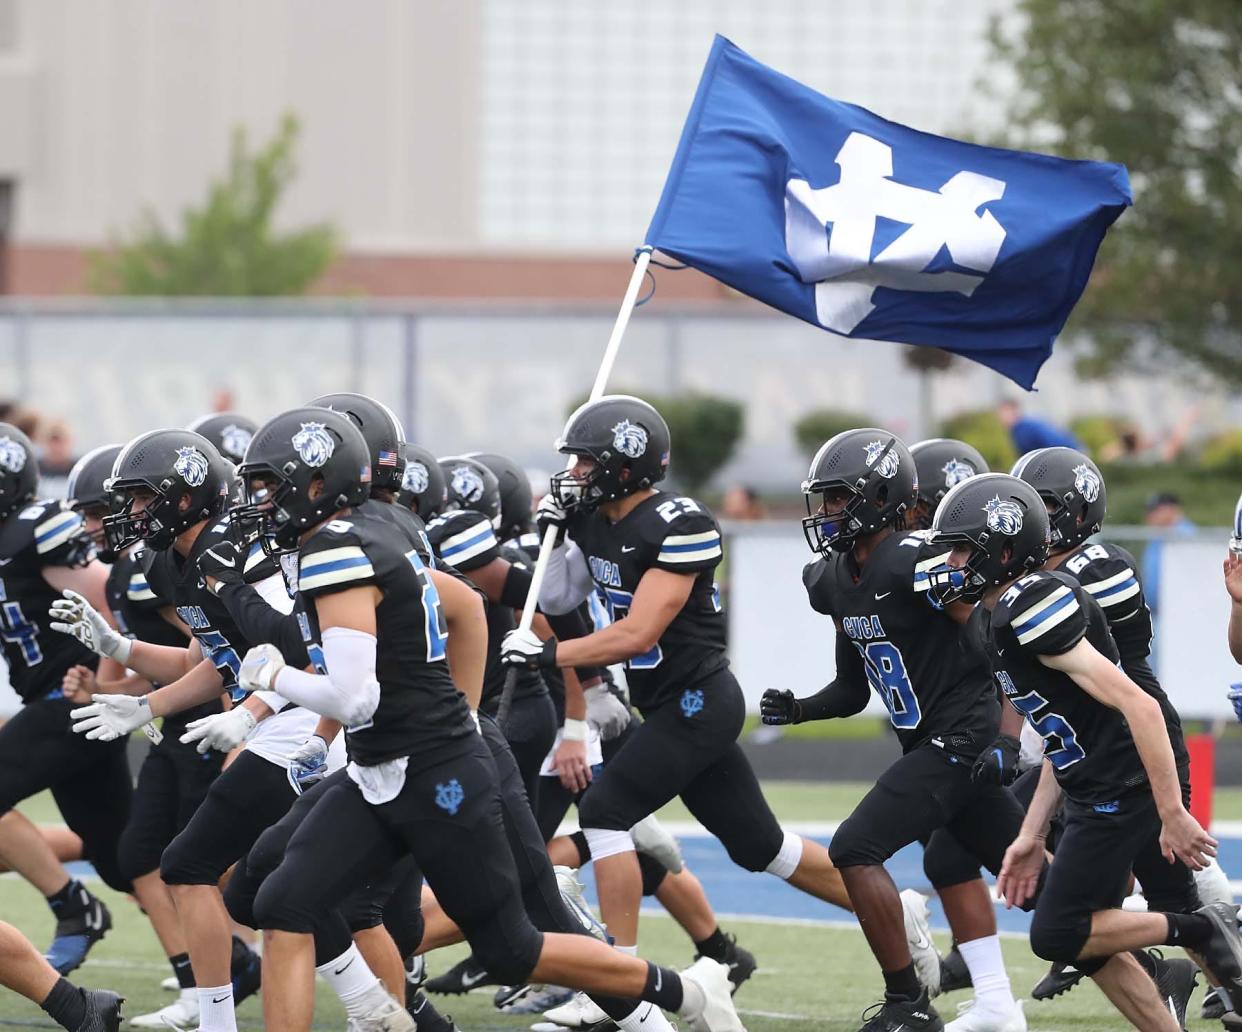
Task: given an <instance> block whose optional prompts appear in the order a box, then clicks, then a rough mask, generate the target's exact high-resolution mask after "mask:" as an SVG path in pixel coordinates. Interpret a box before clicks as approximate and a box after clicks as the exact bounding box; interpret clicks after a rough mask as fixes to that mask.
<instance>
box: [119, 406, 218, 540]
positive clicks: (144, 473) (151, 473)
mask: <svg viewBox="0 0 1242 1032" xmlns="http://www.w3.org/2000/svg"><path fill="white" fill-rule="evenodd" d="M232 478H233V465H232V463H230V462H228V461H227V460H226V459H225V458H224V457H223V456H221V454H220V453H219V452H218V451H217V450H216V446H215V445H214V444H212V443H211V442H210V441H209V440H207V438H206V437H204V436H203V435H202V434H197V433H195V432H194V431H193V430H152V431H151V432H150V433H146V434H143V435H142V436H141V437H135V438H134V439H133V440H132V441H130V442H129V444H127V445H126V446H125V447H124V448H122V449H121V451H120V454H118V455H117V457H116V462H115V463H114V464H113V466H112V477H111V478H110V479H109V481H108V485H107V486H108V490H109V491H111V492H112V493H113V494H114V495H115V496H117V497H116V498H115V499H114V501H113V503H112V506H111V507H112V514H111V515H109V516H106V517H104V533H105V535H106V536H107V543H108V547H109V548H110V549H111V550H112V551H113V552H121V551H123V550H124V549H126V548H128V547H129V546H130V545H132V544H133V543H134V542H135V541H139V540H141V541H145V542H146V543H147V545H148V546H149V547H151V548H152V549H154V550H156V551H163V550H164V549H166V548H171V547H172V543H173V541H174V540H176V537H177V535H178V534H180V533H181V532H182V531H184V530H187V529H188V528H190V527H192V526H194V524H196V523H200V522H202V521H203V520H209V519H211V518H212V517H213V516H217V515H219V514H220V512H222V511H223V509H224V501H225V499H226V497H227V495H228V491H229V487H230V485H231V483H232ZM135 491H150V492H152V493H153V494H154V495H155V497H154V498H153V499H151V500H150V501H148V502H147V504H146V505H145V506H144V507H143V508H141V509H138V508H135V501H136V500H135V497H134V492H135Z"/></svg>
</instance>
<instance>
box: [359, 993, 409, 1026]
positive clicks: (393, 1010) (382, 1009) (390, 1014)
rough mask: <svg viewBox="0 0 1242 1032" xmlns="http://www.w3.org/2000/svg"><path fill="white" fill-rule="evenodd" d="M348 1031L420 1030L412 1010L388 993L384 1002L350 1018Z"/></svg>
mask: <svg viewBox="0 0 1242 1032" xmlns="http://www.w3.org/2000/svg"><path fill="white" fill-rule="evenodd" d="M345 1028H346V1029H347V1030H348V1032H418V1025H417V1024H415V1022H414V1019H413V1018H412V1017H411V1016H410V1012H409V1011H407V1010H406V1009H405V1008H404V1007H402V1006H401V1004H399V1003H398V1002H397V1001H396V1000H394V999H393V998H392V997H391V996H389V995H388V994H387V993H385V994H384V1002H383V1003H382V1004H380V1005H379V1006H377V1007H376V1008H375V1009H374V1010H372V1011H370V1012H368V1013H367V1014H364V1015H362V1017H360V1018H350V1019H349V1021H348V1022H346V1024H345Z"/></svg>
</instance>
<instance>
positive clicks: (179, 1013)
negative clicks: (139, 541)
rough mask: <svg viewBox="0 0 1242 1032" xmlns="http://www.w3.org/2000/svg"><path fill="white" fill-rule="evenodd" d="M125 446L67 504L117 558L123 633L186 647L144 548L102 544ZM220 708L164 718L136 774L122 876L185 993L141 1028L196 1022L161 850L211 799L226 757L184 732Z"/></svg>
mask: <svg viewBox="0 0 1242 1032" xmlns="http://www.w3.org/2000/svg"><path fill="white" fill-rule="evenodd" d="M121 450H122V446H121V445H119V444H114V445H104V446H102V447H100V448H96V449H94V450H93V451H90V452H88V453H87V454H86V455H84V456H82V458H81V459H79V460H78V462H77V464H76V465H75V466H74V467H73V469H72V470H71V471H70V473H69V482H68V488H67V490H68V502H69V504H70V505H71V506H72V507H73V509H74V511H76V512H78V513H80V514H81V515H82V519H83V521H84V525H85V529H86V532H87V533H88V534H89V535H90V536H91V538H92V539H93V540H94V541H95V544H96V548H97V550H98V551H99V553H100V558H102V559H104V560H105V561H110V562H111V566H110V568H109V570H108V580H107V583H106V585H105V592H106V595H107V599H108V607H109V609H110V610H111V613H112V617H113V619H114V620H115V622H116V623H115V625H116V627H117V629H118V630H119V631H120V632H121V633H122V634H124V635H125V636H126V637H129V638H139V639H141V640H142V641H149V642H152V643H153V644H156V645H167V646H169V647H171V648H185V647H186V645H187V644H188V641H189V632H188V629H187V628H186V627H185V625H184V624H183V623H181V621H180V620H179V619H178V618H177V615H176V613H175V612H174V611H173V608H172V606H170V605H169V604H168V603H166V602H164V601H163V600H161V599H160V598H159V597H158V596H157V595H156V594H155V592H153V591H152V590H151V588H150V585H148V584H147V579H146V575H145V574H144V573H143V570H142V559H141V556H139V555H136V554H135V552H136V551H138V546H136V545H134V546H131V547H130V548H129V549H127V550H126V551H125V552H123V553H120V554H114V553H113V552H112V551H111V549H109V548H108V547H107V543H106V542H105V540H104V528H103V521H104V518H105V517H106V516H108V515H109V513H110V499H111V494H110V492H109V491H108V490H107V487H106V486H105V484H106V482H107V481H108V480H109V479H110V478H111V476H112V467H113V464H114V463H115V461H116V457H117V455H119V454H120V452H121ZM65 687H66V691H67V694H72V695H73V697H74V699H75V700H76V701H80V702H86V701H89V700H88V698H87V697H88V696H90V695H92V694H94V693H113V692H120V693H123V694H127V695H143V694H145V693H147V692H149V691H151V690H152V689H153V688H154V687H158V685H152V684H151V683H150V682H149V681H147V680H146V679H145V678H142V677H138V676H137V675H128V676H127V674H126V671H125V669H124V667H122V666H121V665H120V664H118V663H117V662H116V661H115V660H112V659H101V660H100V662H99V669H98V672H96V671H92V670H91V669H90V668H89V667H86V666H76V667H73V668H71V669H70V670H69V671H68V673H67V674H66V676H65ZM220 711H221V705H220V701H219V699H213V700H212V701H211V702H207V703H204V704H203V705H202V706H197V707H195V708H193V709H190V710H187V711H185V712H183V713H179V714H177V715H176V716H173V717H169V718H167V719H166V720H165V721H164V726H163V728H162V729H161V733H160V734H159V735H158V736H157V737H158V740H157V741H154V742H153V744H152V746H151V748H150V749H149V750H148V752H147V755H146V758H145V759H144V760H143V764H142V769H141V770H140V771H139V773H138V784H137V785H136V786H135V789H134V798H133V804H132V807H131V809H130V817H129V823H128V824H127V825H126V826H125V831H124V832H123V833H122V835H121V840H120V844H119V846H118V855H117V860H118V863H119V865H120V868H121V872H122V874H123V875H124V876H125V877H126V878H128V879H129V880H130V881H131V882H132V883H133V887H134V888H133V892H134V896H135V897H136V898H137V900H138V902H139V904H140V905H141V907H142V911H143V913H144V914H146V916H147V919H148V920H149V921H150V922H151V926H152V927H153V928H154V929H155V934H156V936H157V938H158V939H159V940H160V945H161V946H163V948H164V951H165V954H166V955H167V957H168V962H169V964H170V965H171V966H172V969H173V974H174V976H175V977H176V979H177V985H178V987H179V989H180V996H179V997H178V999H177V1000H175V1001H174V1002H173V1003H171V1004H169V1005H168V1006H167V1007H163V1008H161V1009H160V1010H158V1011H156V1012H154V1013H152V1014H140V1015H138V1016H137V1017H135V1018H132V1019H131V1021H130V1024H133V1025H137V1026H138V1027H140V1028H144V1027H145V1028H164V1027H165V1026H166V1025H173V1026H175V1027H178V1028H187V1027H193V1026H195V1025H197V1024H198V993H197V991H196V986H195V984H194V971H193V968H192V967H191V965H190V956H189V952H188V948H187V946H186V941H185V935H184V934H183V933H182V931H181V922H180V920H179V919H178V917H177V909H176V906H175V905H174V903H173V899H172V895H171V894H170V893H169V890H168V887H167V886H166V885H165V884H164V882H163V881H162V880H161V879H160V856H161V855H162V854H163V852H164V848H165V847H166V846H167V845H168V844H169V842H171V841H172V839H173V838H174V837H175V836H176V835H177V833H178V832H180V831H181V829H182V828H184V827H185V825H186V824H187V823H188V822H189V819H190V816H191V815H192V814H193V813H194V811H195V810H197V809H198V807H199V804H200V803H202V801H203V799H204V798H205V797H206V795H207V790H208V789H209V788H210V787H211V783H212V781H213V780H215V777H216V775H217V774H219V773H220V768H221V764H222V761H223V759H224V757H223V755H222V754H221V753H218V752H215V751H212V752H209V753H206V754H203V753H200V752H198V750H197V749H195V748H194V746H193V745H186V744H182V743H181V742H180V741H179V740H178V739H179V737H180V736H181V735H182V734H184V733H185V731H186V723H187V722H188V721H190V720H196V719H198V718H199V717H206V716H209V715H211V714H213V713H219V712H220Z"/></svg>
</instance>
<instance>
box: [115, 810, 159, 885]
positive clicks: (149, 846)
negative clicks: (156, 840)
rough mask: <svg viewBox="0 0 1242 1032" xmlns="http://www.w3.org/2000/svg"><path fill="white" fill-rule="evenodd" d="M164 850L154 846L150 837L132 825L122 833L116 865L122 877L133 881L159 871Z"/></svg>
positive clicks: (117, 848) (117, 849) (117, 850)
mask: <svg viewBox="0 0 1242 1032" xmlns="http://www.w3.org/2000/svg"><path fill="white" fill-rule="evenodd" d="M162 854H163V849H162V848H160V847H159V846H157V845H154V844H153V843H152V841H151V839H150V836H149V835H147V834H144V833H143V832H141V831H140V830H138V829H136V828H134V826H133V825H132V824H131V825H129V826H127V827H126V828H125V830H124V831H123V832H121V840H120V841H119V842H118V843H117V845H116V864H117V868H118V869H119V870H120V872H121V875H122V876H123V877H124V878H126V879H128V880H129V881H131V882H132V881H133V880H134V879H135V878H141V877H142V876H143V875H144V874H150V873H151V872H152V871H158V870H159V867H160V857H161V855H162Z"/></svg>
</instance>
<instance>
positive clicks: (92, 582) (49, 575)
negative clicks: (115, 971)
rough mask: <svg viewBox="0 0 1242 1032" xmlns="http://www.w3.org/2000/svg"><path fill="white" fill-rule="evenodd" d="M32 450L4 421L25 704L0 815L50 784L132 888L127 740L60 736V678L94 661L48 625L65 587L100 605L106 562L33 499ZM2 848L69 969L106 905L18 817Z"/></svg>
mask: <svg viewBox="0 0 1242 1032" xmlns="http://www.w3.org/2000/svg"><path fill="white" fill-rule="evenodd" d="M38 490H39V472H38V458H37V457H36V455H35V450H34V446H33V445H32V444H31V443H30V440H29V439H28V438H27V437H26V435H25V434H23V433H22V432H21V431H20V430H18V429H17V428H16V427H15V426H11V425H9V424H8V423H0V645H2V646H3V649H4V659H5V662H6V663H7V665H8V669H9V679H10V681H11V683H12V685H13V690H14V691H15V692H16V693H17V694H18V695H19V696H20V697H21V699H22V702H23V704H24V705H23V706H22V708H21V709H20V710H19V711H18V712H17V713H16V714H14V715H13V717H12V718H10V719H9V720H8V721H7V722H6V723H5V725H4V726H3V728H0V814H5V813H8V812H9V811H10V810H12V809H13V807H14V806H16V805H17V804H18V803H19V802H21V801H22V800H23V799H27V798H29V797H30V796H32V795H34V794H35V793H37V792H41V791H43V790H44V789H48V788H50V789H51V791H52V797H53V798H54V799H55V800H56V805H57V806H58V807H59V809H60V812H61V815H62V816H63V817H64V819H65V823H66V824H67V825H69V827H70V828H71V829H72V830H73V831H74V832H76V833H77V834H78V835H79V836H80V837H81V839H82V847H83V853H84V855H85V857H86V858H87V859H89V860H90V861H91V863H93V864H94V865H95V869H96V870H97V871H98V872H99V875H100V877H101V878H103V880H104V882H105V883H106V884H107V885H109V886H110V887H112V888H114V889H116V890H118V891H120V892H128V891H129V888H130V885H129V882H128V881H127V880H126V878H125V877H124V876H123V875H122V874H121V870H120V867H119V866H118V864H117V859H116V857H117V844H118V842H119V841H120V837H121V832H122V831H123V830H124V828H125V823H126V821H127V819H128V817H129V802H130V795H131V793H132V791H133V782H132V779H131V776H130V772H129V763H128V761H127V759H126V756H125V743H124V742H88V741H85V740H83V739H81V738H78V737H76V736H74V735H70V734H67V733H66V732H67V731H68V729H69V723H70V721H69V711H70V709H72V706H73V704H72V702H71V701H70V700H68V699H66V698H65V694H64V690H63V687H62V682H63V680H64V677H65V674H66V672H67V671H69V670H70V669H71V668H73V667H74V666H78V665H82V666H87V667H93V666H95V664H96V662H97V661H96V658H95V656H94V655H93V654H92V653H91V652H90V651H88V650H87V649H85V648H83V647H82V646H81V645H80V644H79V643H77V642H75V641H73V640H72V639H70V638H65V637H62V636H61V635H59V634H53V633H51V630H50V626H49V619H48V615H47V613H48V607H49V605H51V603H52V601H53V600H54V599H56V598H57V597H59V595H60V592H61V591H62V590H65V589H69V590H73V591H77V592H80V593H81V594H83V595H85V596H87V597H89V598H91V599H92V600H93V601H94V603H95V605H97V606H98V607H99V608H100V609H106V608H107V605H106V602H105V601H104V581H105V579H106V578H107V573H108V571H107V568H106V567H105V566H104V565H103V564H102V563H100V562H99V561H98V560H96V559H95V552H94V547H93V545H92V543H91V540H90V538H89V537H87V536H86V534H85V533H84V531H83V526H82V517H81V516H79V515H78V514H77V513H76V512H74V511H73V510H72V509H70V508H69V507H68V506H66V505H64V504H62V503H61V502H58V501H38V500H36V499H37V493H38ZM0 856H2V857H3V858H4V860H5V863H6V864H7V866H8V867H9V869H10V870H14V871H17V872H18V873H19V874H20V875H21V876H22V877H23V878H25V879H26V880H27V881H28V882H30V884H32V885H33V886H34V887H35V888H36V889H38V890H39V891H40V892H41V893H42V894H43V895H44V896H45V897H46V899H47V901H48V906H50V907H51V909H52V914H53V916H54V917H55V919H56V935H55V938H54V939H53V940H52V945H51V946H50V947H49V949H48V952H47V958H48V961H49V963H51V965H52V967H54V968H55V969H56V970H57V971H59V972H60V973H61V974H68V973H69V972H70V971H72V970H74V969H75V968H76V967H77V966H78V965H79V964H81V963H82V961H83V960H84V959H86V954H87V952H88V951H89V950H90V948H91V947H92V946H93V945H94V944H95V943H96V942H98V941H99V940H100V939H101V938H103V936H104V935H105V934H106V933H107V931H108V929H109V928H111V927H112V917H111V915H110V914H109V913H108V908H107V907H105V906H104V905H103V903H102V902H100V901H99V900H98V899H96V898H95V896H93V895H92V894H91V893H90V892H88V891H87V890H86V889H85V888H84V887H83V886H82V884H81V883H80V882H78V881H77V880H76V879H73V878H70V877H69V872H68V871H66V870H65V868H64V866H63V865H62V864H61V863H60V861H59V860H57V859H56V855H55V854H54V853H53V852H52V849H51V847H50V846H49V845H48V843H47V841H46V840H45V839H44V838H43V836H42V835H41V834H40V833H39V830H38V829H37V828H36V827H35V826H34V825H33V824H31V823H30V822H29V821H27V820H24V819H19V820H6V821H3V822H0Z"/></svg>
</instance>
